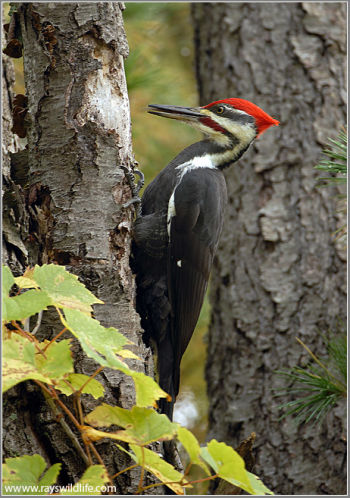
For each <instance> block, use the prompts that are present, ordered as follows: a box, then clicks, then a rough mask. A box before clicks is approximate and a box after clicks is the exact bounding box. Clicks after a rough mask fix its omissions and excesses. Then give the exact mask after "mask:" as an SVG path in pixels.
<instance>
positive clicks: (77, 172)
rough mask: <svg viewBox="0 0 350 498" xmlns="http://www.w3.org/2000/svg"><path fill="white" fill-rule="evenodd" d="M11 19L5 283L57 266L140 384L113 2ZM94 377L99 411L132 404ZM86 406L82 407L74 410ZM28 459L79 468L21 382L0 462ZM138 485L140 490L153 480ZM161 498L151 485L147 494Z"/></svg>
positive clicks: (143, 365) (103, 450) (115, 384)
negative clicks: (20, 105) (73, 280)
mask: <svg viewBox="0 0 350 498" xmlns="http://www.w3.org/2000/svg"><path fill="white" fill-rule="evenodd" d="M18 18H19V22H20V26H18V28H20V30H21V34H22V39H23V56H24V73H25V82H26V95H27V97H28V111H27V115H26V118H25V119H26V124H27V140H28V144H27V146H26V149H25V150H24V151H22V152H20V153H14V152H16V151H15V150H14V147H13V146H12V148H11V147H10V146H9V147H8V151H7V152H6V156H5V159H6V168H5V170H4V174H5V179H6V182H7V183H6V187H7V190H6V194H5V209H4V211H5V220H6V222H7V225H8V226H9V228H8V229H7V230H5V231H4V236H5V242H4V248H5V258H4V259H5V262H6V263H7V264H9V265H10V267H11V268H12V270H13V271H14V272H15V273H16V274H19V273H21V272H22V271H23V269H24V268H25V267H26V266H27V265H28V264H30V265H35V264H43V263H58V264H61V265H65V267H66V269H67V270H69V271H72V272H73V273H75V274H76V275H78V277H79V279H80V281H82V282H83V283H84V284H85V285H86V286H87V287H88V288H89V289H90V290H91V291H92V292H93V293H94V294H95V295H96V296H97V297H98V298H100V299H101V300H103V301H104V303H105V304H104V305H98V306H96V307H95V308H94V315H95V317H96V318H97V319H98V320H100V321H101V323H102V324H103V325H105V326H114V327H117V328H118V329H119V330H120V331H121V332H122V333H124V334H125V335H126V336H127V337H128V339H130V340H131V341H133V342H134V343H135V345H136V346H135V352H136V353H137V354H138V356H140V357H141V358H142V360H143V361H141V362H136V361H133V363H132V364H131V366H132V367H133V368H135V369H139V370H141V371H146V373H148V374H150V375H152V373H153V363H152V356H151V353H150V351H149V350H148V349H146V348H145V346H144V344H143V342H142V339H141V328H140V323H139V316H138V315H137V313H136V311H135V308H134V302H135V282H134V278H133V275H132V273H131V270H130V267H129V254H130V241H131V227H132V223H133V219H134V207H132V206H131V207H129V208H124V207H123V204H124V203H125V202H126V201H128V200H129V199H130V198H131V197H132V193H131V189H130V185H129V181H128V180H127V179H126V177H125V174H124V170H123V169H122V168H121V167H122V166H124V167H127V168H128V169H129V170H131V171H132V169H133V163H134V160H133V153H132V145H131V124H130V112H129V101H128V95H127V88H126V81H125V74H124V62H123V61H124V58H125V57H127V55H128V45H127V41H126V36H125V32H124V27H123V20H122V5H121V4H119V3H117V2H104V3H49V2H48V3H27V4H24V3H23V4H18ZM5 70H6V66H5ZM4 81H5V82H6V81H7V80H6V79H5V80H4V79H3V82H4ZM4 97H5V99H6V98H7V94H4ZM8 106H9V107H10V101H8ZM8 119H10V118H8ZM9 140H10V139H9ZM9 158H11V162H10V159H9ZM6 196H7V197H6ZM14 206H15V207H14ZM59 330H60V328H59V323H57V321H56V320H55V317H54V315H53V314H52V315H50V314H47V313H45V314H44V319H43V322H42V325H41V327H40V331H39V333H38V335H37V337H39V339H43V338H51V337H54V336H55V335H56V333H57V332H58V331H59ZM74 350H75V351H74V353H75V358H76V369H77V371H79V372H82V373H85V374H87V375H91V374H92V373H93V372H94V371H95V370H96V368H97V365H96V364H95V363H94V362H93V361H92V360H90V359H88V358H87V357H86V356H85V355H84V354H83V353H82V351H81V349H80V347H79V345H78V344H75V345H74ZM97 379H98V380H99V381H100V382H102V384H103V385H104V387H105V390H106V395H105V399H104V401H105V402H107V403H110V404H112V405H118V406H122V407H125V408H130V407H131V406H132V405H133V403H134V401H135V395H134V386H133V382H132V380H131V378H130V377H128V376H125V375H123V374H122V373H120V372H118V371H114V370H113V371H112V370H109V369H104V370H103V371H102V373H100V374H99V375H98V376H97ZM67 402H69V401H67ZM100 402H101V400H99V403H100ZM99 403H98V404H99ZM94 406H96V402H94V401H93V400H87V399H85V401H84V408H85V410H86V413H88V412H89V411H90V410H91V409H92V408H93V407H94ZM73 432H74V428H73ZM96 447H97V449H98V451H99V453H100V454H101V456H102V459H103V461H104V462H105V464H106V467H107V469H108V471H109V473H110V475H113V474H115V473H116V472H118V471H120V470H122V469H124V468H126V467H127V466H128V465H130V464H131V462H130V460H129V459H128V457H127V455H125V454H124V453H123V452H121V451H120V450H119V449H117V447H116V445H115V444H114V443H111V442H109V441H102V442H99V443H96ZM33 453H39V454H41V455H42V456H43V457H44V458H45V459H46V461H47V463H48V464H53V463H55V462H62V463H63V468H62V471H61V473H60V477H59V484H62V485H66V484H71V483H74V482H76V481H77V480H78V479H79V478H80V477H81V475H82V474H83V472H84V470H85V468H86V465H85V463H84V461H83V460H82V458H81V457H80V456H79V454H78V453H77V452H76V450H75V449H74V447H73V445H72V441H71V440H70V439H69V438H68V436H67V434H66V433H65V432H64V431H63V430H62V428H61V426H60V425H59V424H58V423H57V420H56V419H55V416H54V415H53V413H52V412H51V411H50V408H49V407H48V405H47V404H46V403H45V400H44V398H43V395H42V393H41V392H40V391H39V390H38V389H37V388H36V386H34V384H32V383H30V382H29V383H23V384H19V385H18V386H16V387H15V388H13V389H11V390H10V391H9V392H8V393H7V395H6V396H5V400H4V457H12V456H18V455H23V454H33ZM94 463H98V462H94ZM150 479H151V478H150V477H147V478H146V484H150V483H151V482H154V481H153V480H152V481H151V480H150ZM138 482H139V470H138V469H135V470H133V471H131V472H128V473H126V474H123V475H121V476H120V478H118V480H117V481H116V483H115V484H116V494H133V493H134V492H135V491H136V490H137V485H138ZM161 492H162V489H161V488H160V487H158V488H154V489H151V490H150V494H159V493H161Z"/></svg>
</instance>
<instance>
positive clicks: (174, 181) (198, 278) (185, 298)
mask: <svg viewBox="0 0 350 498" xmlns="http://www.w3.org/2000/svg"><path fill="white" fill-rule="evenodd" d="M223 102H226V101H223ZM227 102H228V101H227ZM151 107H153V108H155V109H156V111H154V110H153V109H152V110H151V112H152V113H155V114H159V115H164V116H167V117H172V118H174V117H175V119H183V120H185V121H187V122H191V124H193V120H195V122H198V123H199V124H198V127H199V129H203V127H204V125H206V126H209V127H211V128H210V129H212V136H210V137H209V138H208V139H206V140H202V141H200V142H198V143H195V144H193V145H191V146H189V147H187V148H186V149H185V150H183V151H182V152H181V153H180V154H179V155H178V156H177V157H176V158H175V159H174V160H173V161H171V162H170V163H169V164H168V165H167V166H166V167H165V168H164V169H163V170H162V171H161V172H160V173H159V175H158V176H157V177H156V178H155V179H154V180H153V181H152V182H151V183H150V185H149V186H148V187H147V188H146V190H145V192H144V194H143V197H142V208H141V216H140V217H139V218H138V219H137V220H136V222H135V226H134V242H135V244H134V250H133V255H134V262H135V263H134V266H135V271H136V274H137V278H136V282H137V309H138V312H139V313H140V315H141V319H142V322H141V323H142V327H143V329H144V331H145V338H146V341H147V342H149V341H150V340H151V339H152V340H153V341H154V342H155V343H156V346H157V355H158V374H159V384H160V386H161V387H162V389H164V391H166V392H167V393H168V394H169V395H170V396H171V401H167V400H165V399H161V400H160V402H159V408H160V411H161V412H162V413H165V414H167V415H168V416H169V418H170V419H172V414H173V406H174V402H175V399H176V396H177V394H178V391H179V381H180V362H181V358H182V355H183V354H184V352H185V350H186V348H187V345H188V343H189V341H190V339H191V336H192V334H193V331H194V328H195V326H196V323H197V320H198V317H199V313H200V310H201V307H202V304H203V299H204V295H205V291H206V288H207V284H208V280H209V274H210V270H211V266H212V262H213V258H214V254H215V251H216V248H217V245H218V241H219V237H220V233H221V230H222V225H223V220H224V212H225V205H226V202H227V193H226V183H225V179H224V176H223V173H222V169H223V168H225V167H226V166H228V165H229V164H230V163H232V162H234V161H235V160H237V159H238V158H239V157H240V156H241V155H242V154H243V152H244V151H245V150H246V149H247V148H248V146H249V144H250V143H251V141H252V140H253V138H255V137H256V135H257V133H258V131H259V130H258V129H256V127H255V120H254V119H253V118H252V116H251V115H250V114H248V113H244V112H242V111H235V109H233V110H232V108H231V106H229V105H227V106H225V110H226V111H227V115H228V117H227V119H226V121H228V122H229V123H230V122H231V120H232V121H233V125H232V127H227V128H223V127H222V126H223V123H224V124H225V120H222V119H219V118H218V121H217V123H215V122H214V121H212V120H211V118H208V116H210V115H211V114H212V111H210V112H209V111H202V110H201V109H203V108H197V109H191V108H177V107H169V106H167V107H166V106H151ZM217 108H219V109H221V110H222V106H220V105H219V106H214V108H213V111H214V113H215V109H217ZM261 112H263V111H261ZM214 113H213V114H214ZM220 114H223V113H222V112H220ZM232 116H233V118H232ZM214 117H215V115H214ZM268 117H269V116H268ZM235 118H236V119H235ZM203 119H204V121H205V122H204V121H203ZM208 119H210V123H209V125H208V124H207V123H208ZM270 119H272V118H270ZM218 123H219V124H218ZM237 126H238V127H239V128H237ZM240 127H243V128H242V129H243V131H244V133H240V129H241V128H240ZM236 130H238V132H239V133H238V134H237V133H233V132H232V131H234V132H236ZM204 131H205V130H204ZM209 135H210V134H209ZM221 135H223V138H222V137H221ZM242 137H243V138H242Z"/></svg>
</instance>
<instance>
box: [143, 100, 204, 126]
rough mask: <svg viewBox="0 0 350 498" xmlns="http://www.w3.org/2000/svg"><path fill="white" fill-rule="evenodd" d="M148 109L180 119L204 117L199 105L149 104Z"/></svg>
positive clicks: (160, 114) (150, 111) (195, 119)
mask: <svg viewBox="0 0 350 498" xmlns="http://www.w3.org/2000/svg"><path fill="white" fill-rule="evenodd" d="M147 111H148V112H149V113H150V114H155V115H156V116H163V117H165V118H171V119H179V120H180V121H190V122H191V121H198V118H201V117H203V114H201V113H200V108H199V107H179V106H176V105H158V104H149V106H148V109H147Z"/></svg>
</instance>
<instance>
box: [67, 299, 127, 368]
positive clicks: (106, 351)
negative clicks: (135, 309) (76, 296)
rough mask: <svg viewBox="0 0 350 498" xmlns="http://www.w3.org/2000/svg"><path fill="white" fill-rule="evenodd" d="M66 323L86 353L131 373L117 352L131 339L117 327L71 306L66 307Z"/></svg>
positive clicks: (101, 362) (99, 361) (108, 365)
mask: <svg viewBox="0 0 350 498" xmlns="http://www.w3.org/2000/svg"><path fill="white" fill-rule="evenodd" d="M64 314H65V320H63V323H64V325H65V326H66V327H67V328H68V329H69V330H70V331H71V332H72V334H73V335H75V337H77V339H79V342H80V344H81V347H82V348H83V350H84V351H85V353H86V354H87V355H88V356H89V357H90V358H93V359H94V360H95V361H97V363H99V364H100V365H103V366H107V367H110V368H117V369H119V370H121V371H122V372H124V373H127V374H129V375H130V372H131V370H130V369H129V367H128V366H127V364H126V363H124V362H123V361H121V360H120V359H118V358H117V356H116V355H115V353H117V352H118V351H119V350H120V349H122V347H123V346H124V345H125V344H128V343H129V341H128V340H127V338H126V337H124V336H123V335H122V334H120V333H119V332H118V331H117V330H116V329H114V328H112V327H110V328H105V327H103V326H102V325H101V324H100V322H99V321H98V320H95V319H94V318H91V317H90V316H88V315H86V314H85V313H82V312H81V311H78V310H73V309H69V308H65V309H64Z"/></svg>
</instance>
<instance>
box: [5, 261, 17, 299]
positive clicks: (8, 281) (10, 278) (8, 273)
mask: <svg viewBox="0 0 350 498" xmlns="http://www.w3.org/2000/svg"><path fill="white" fill-rule="evenodd" d="M14 283H15V279H14V278H13V275H12V272H11V270H10V268H9V267H8V266H5V265H2V293H3V295H5V296H8V294H9V292H10V290H11V287H12V286H13V284H14Z"/></svg>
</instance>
